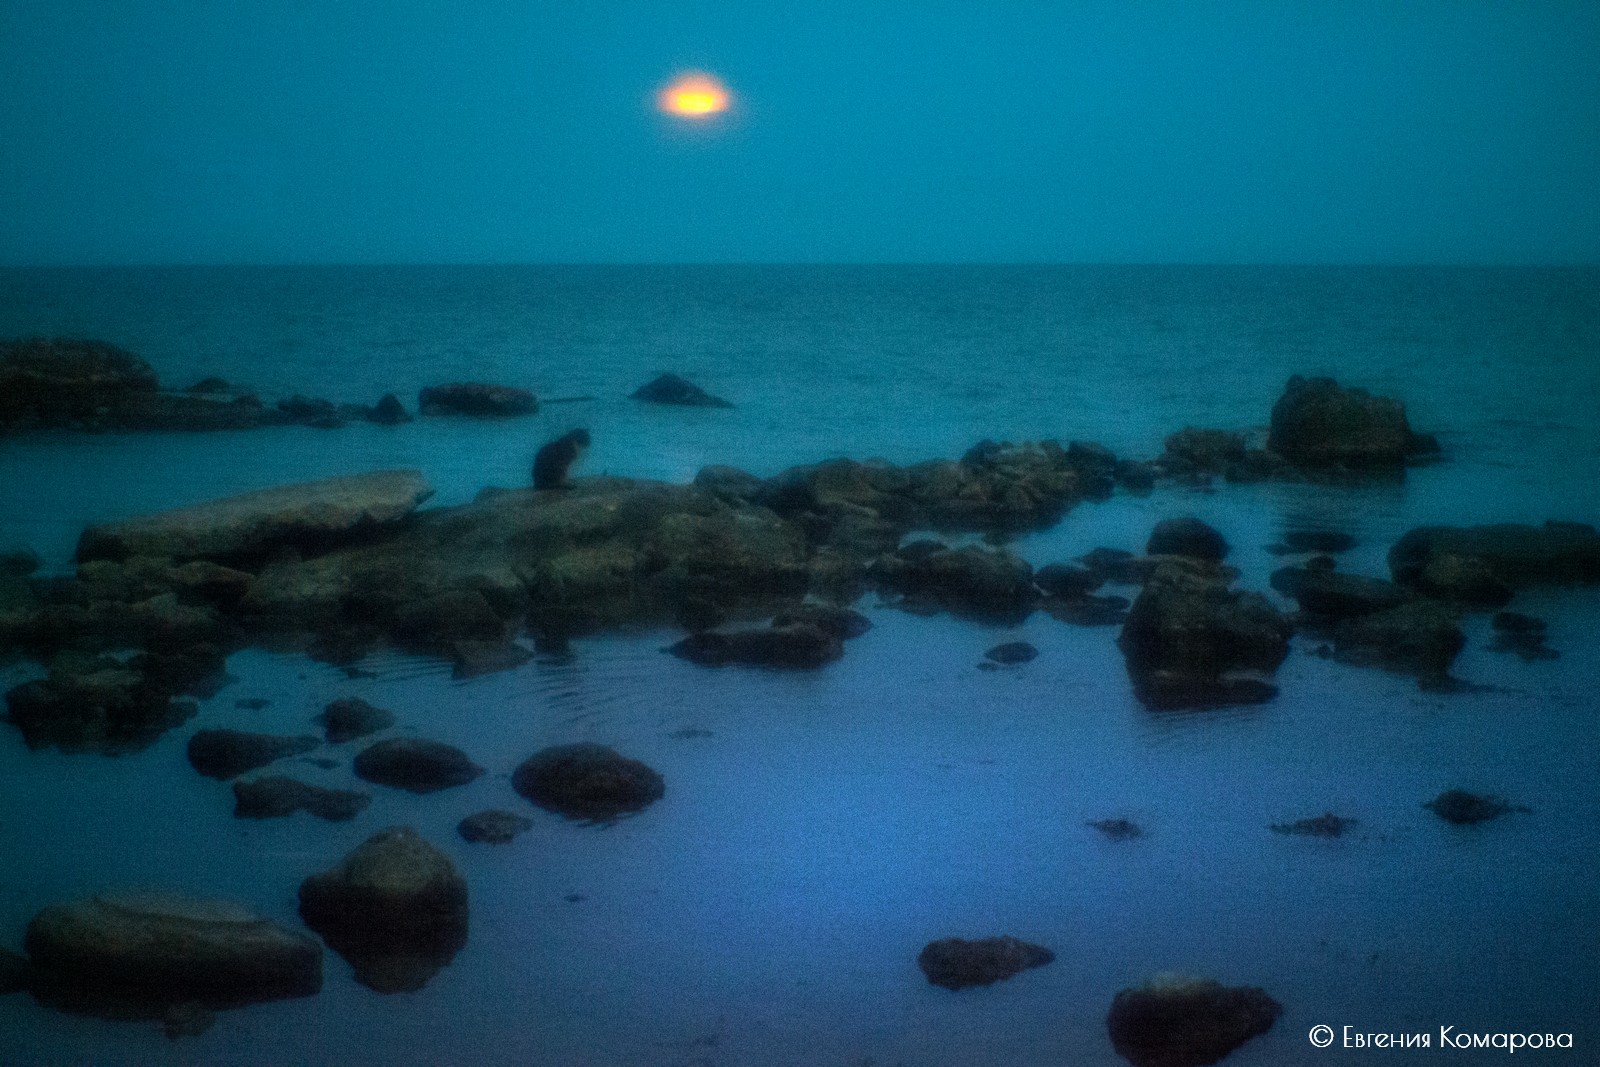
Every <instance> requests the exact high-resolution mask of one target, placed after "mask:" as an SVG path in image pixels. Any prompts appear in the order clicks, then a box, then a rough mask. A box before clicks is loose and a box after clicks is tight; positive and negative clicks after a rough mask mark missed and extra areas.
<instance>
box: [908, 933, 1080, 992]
mask: <svg viewBox="0 0 1600 1067" xmlns="http://www.w3.org/2000/svg"><path fill="white" fill-rule="evenodd" d="M1055 958H1056V954H1055V953H1054V952H1051V951H1050V950H1049V949H1047V948H1045V947H1044V946H1043V945H1034V944H1030V943H1028V942H1027V941H1019V940H1018V939H1016V938H1014V937H986V938H983V939H981V940H976V941H968V940H966V939H964V938H960V937H946V938H941V939H940V940H938V941H930V942H928V944H927V945H926V946H924V947H923V949H922V952H921V953H920V954H919V955H918V956H917V966H918V967H920V968H922V973H923V974H925V975H927V978H928V981H929V982H931V983H932V984H934V985H936V986H943V987H944V988H946V989H949V990H952V991H954V990H958V989H965V988H967V987H968V986H975V985H993V984H994V983H995V982H999V981H1003V980H1005V979H1007V978H1010V977H1012V976H1013V975H1016V974H1020V973H1022V972H1023V971H1026V970H1028V969H1030V968H1033V967H1043V966H1044V965H1045V964H1047V963H1051V962H1053V961H1054V960H1055Z"/></svg>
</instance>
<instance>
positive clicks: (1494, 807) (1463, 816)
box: [1422, 789, 1527, 826]
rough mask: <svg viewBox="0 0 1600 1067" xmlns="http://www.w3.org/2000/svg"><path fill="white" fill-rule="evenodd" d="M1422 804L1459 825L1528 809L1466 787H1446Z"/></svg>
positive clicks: (1466, 824)
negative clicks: (1470, 791)
mask: <svg viewBox="0 0 1600 1067" xmlns="http://www.w3.org/2000/svg"><path fill="white" fill-rule="evenodd" d="M1422 806H1423V807H1425V808H1427V809H1429V810H1430V811H1432V812H1433V813H1434V814H1435V815H1437V816H1439V818H1441V819H1443V820H1444V821H1445V822H1448V823H1454V824H1455V825H1457V826H1470V825H1472V824H1473V823H1480V822H1487V821H1489V820H1490V819H1498V818H1499V817H1500V816H1502V815H1504V814H1505V813H1506V812H1508V811H1526V810H1527V809H1526V808H1519V807H1513V806H1512V805H1510V804H1508V803H1507V802H1506V800H1505V798H1504V797H1496V796H1481V795H1479V794H1477V793H1469V792H1467V791H1466V790H1465V789H1446V790H1445V791H1444V792H1443V793H1440V794H1439V795H1438V796H1436V797H1434V798H1433V799H1432V800H1430V801H1428V802H1427V803H1426V804H1424V805H1422Z"/></svg>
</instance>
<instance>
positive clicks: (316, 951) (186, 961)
mask: <svg viewBox="0 0 1600 1067" xmlns="http://www.w3.org/2000/svg"><path fill="white" fill-rule="evenodd" d="M26 950H27V953H28V956H29V958H30V960H31V961H32V971H31V975H30V988H31V989H32V990H33V992H34V995H35V996H37V997H38V998H39V999H40V1000H41V1001H43V1002H45V1003H46V1004H49V1005H51V1006H52V1007H56V1008H59V1009H62V1010H65V1011H72V1012H79V1013H85V1014H92V1015H102V1016H107V1017H111V1018H130V1017H131V1018H159V1017H162V1016H164V1015H166V1014H167V1013H168V1011H169V1010H170V1009H172V1008H173V1007H175V1006H178V1005H182V1004H186V1003H190V1002H198V1003H200V1004H202V1005H205V1006H208V1007H216V1008H220V1007H234V1006H238V1005H242V1004H248V1003H253V1002H256V1001H264V1000H277V999H282V998H286V997H304V996H310V995H312V994H314V993H316V992H317V991H318V990H319V989H321V988H322V947H321V946H320V945H318V944H317V942H316V941H315V940H314V939H312V938H310V937H307V936H305V935H304V934H299V933H294V932H292V931H289V930H285V929H283V928H282V927H280V926H277V925H275V924H274V923H271V922H268V921H267V920H266V919H263V918H261V917H260V916H258V915H255V914H254V913H252V912H250V911H249V910H247V909H245V908H243V907H240V906H239V905H237V904H233V903H230V902H228V901H220V900H204V899H197V898H192V897H185V896H180V895H176V894H167V893H152V892H108V893H101V894H99V895H98V896H94V897H90V898H88V899H86V900H80V901H74V902H72V903H69V904H57V905H52V906H51V907H48V908H45V909H44V910H43V911H41V912H39V914H37V915H36V916H34V918H33V921H32V922H30V923H29V924H28V932H27V938H26Z"/></svg>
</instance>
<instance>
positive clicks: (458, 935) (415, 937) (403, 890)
mask: <svg viewBox="0 0 1600 1067" xmlns="http://www.w3.org/2000/svg"><path fill="white" fill-rule="evenodd" d="M300 916H301V918H303V919H304V920H305V922H306V925H307V926H309V927H311V929H313V930H315V931H316V932H317V933H318V934H320V935H321V936H322V939H323V940H324V941H326V942H327V943H328V947H329V948H331V949H333V950H334V951H335V952H337V953H338V954H339V955H341V956H343V957H344V958H345V960H346V961H348V962H349V964H350V965H351V966H352V967H353V968H354V969H355V976H356V981H358V982H360V983H361V984H362V985H364V986H366V987H367V988H369V989H373V990H376V991H377V992H379V993H404V992H413V991H415V990H418V989H421V988H422V987H423V986H425V985H427V983H428V980H429V979H431V978H432V977H433V976H434V975H435V974H437V973H438V972H439V970H440V969H441V968H443V967H444V966H445V965H447V964H448V963H449V962H450V961H451V960H452V959H454V958H455V955H456V953H457V952H459V951H460V950H461V947H462V946H463V945H465V944H466V942H467V918H468V908H467V883H466V880H465V879H463V878H462V877H461V875H460V874H458V873H457V872H456V869H455V865H454V864H452V863H451V862H450V858H449V857H448V856H446V855H445V854H444V853H443V852H440V851H439V850H438V849H437V848H434V847H433V846H432V845H430V844H428V842H426V841H424V840H423V839H422V837H420V836H419V835H418V834H417V832H416V831H415V830H413V829H412V828H411V827H409V826H394V827H390V828H389V829H387V830H383V831H380V832H379V833H376V834H374V835H373V836H372V837H370V838H368V839H367V840H366V841H365V842H364V843H363V844H361V845H360V846H358V847H357V848H356V849H355V850H354V851H353V852H351V853H350V854H349V855H348V856H346V857H345V858H344V860H343V861H342V862H341V863H339V864H338V865H337V866H336V867H333V868H332V869H330V870H327V871H324V872H323V873H321V874H314V875H312V876H311V877H309V878H307V879H306V880H305V881H304V882H302V883H300Z"/></svg>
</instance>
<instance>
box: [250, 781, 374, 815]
mask: <svg viewBox="0 0 1600 1067" xmlns="http://www.w3.org/2000/svg"><path fill="white" fill-rule="evenodd" d="M233 801H234V806H233V815H234V818H236V819H281V818H285V817H287V816H290V815H293V814H294V813H295V812H297V811H304V812H309V813H310V814H312V815H315V816H316V817H317V818H319V819H325V820H327V821H328V822H348V821H349V820H351V819H353V818H355V817H356V816H357V815H360V814H361V813H362V812H363V811H365V810H366V809H367V805H368V804H370V803H372V797H370V796H369V795H367V794H366V793H358V792H355V791H354V790H350V789H325V788H323V787H322V786H318V785H309V784H307V783H305V782H302V781H300V780H298V779H296V778H289V777H285V776H284V775H276V774H275V775H269V776H268V777H265V778H257V779H255V780H254V781H248V782H243V781H241V782H234V783H233Z"/></svg>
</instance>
